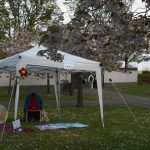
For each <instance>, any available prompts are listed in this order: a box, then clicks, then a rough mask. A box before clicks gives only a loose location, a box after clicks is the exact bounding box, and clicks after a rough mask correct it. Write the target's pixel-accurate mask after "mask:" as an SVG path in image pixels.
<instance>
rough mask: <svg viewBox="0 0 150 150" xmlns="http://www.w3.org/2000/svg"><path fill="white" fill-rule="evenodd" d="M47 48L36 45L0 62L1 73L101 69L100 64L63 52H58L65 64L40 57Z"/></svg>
mask: <svg viewBox="0 0 150 150" xmlns="http://www.w3.org/2000/svg"><path fill="white" fill-rule="evenodd" d="M46 49H47V48H46V47H44V46H42V45H40V46H39V45H36V46H35V47H33V48H31V49H29V50H27V51H25V52H22V53H19V54H16V55H13V56H11V57H8V58H5V59H2V60H0V72H14V73H15V72H16V67H17V66H18V65H19V66H20V67H25V68H26V69H27V70H28V71H29V72H36V73H47V72H53V71H61V72H66V71H67V72H84V71H96V70H97V68H98V67H100V66H99V65H100V63H99V62H96V61H92V60H88V59H84V58H81V57H78V56H74V55H71V54H67V53H65V52H62V51H58V52H59V53H61V54H62V55H63V56H64V60H63V62H55V61H52V60H50V59H47V58H46V57H45V56H38V55H37V53H38V52H39V51H40V50H46Z"/></svg>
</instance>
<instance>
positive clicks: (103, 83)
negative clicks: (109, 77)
mask: <svg viewBox="0 0 150 150" xmlns="http://www.w3.org/2000/svg"><path fill="white" fill-rule="evenodd" d="M104 73H105V72H104V69H102V73H101V75H102V88H104V87H105V76H104Z"/></svg>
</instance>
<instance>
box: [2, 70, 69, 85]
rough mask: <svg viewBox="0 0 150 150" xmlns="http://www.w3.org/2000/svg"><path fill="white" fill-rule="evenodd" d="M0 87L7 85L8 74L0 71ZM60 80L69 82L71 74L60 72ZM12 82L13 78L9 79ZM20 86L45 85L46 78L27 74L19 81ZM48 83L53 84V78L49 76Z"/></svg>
mask: <svg viewBox="0 0 150 150" xmlns="http://www.w3.org/2000/svg"><path fill="white" fill-rule="evenodd" d="M0 76H1V77H0V87H4V86H9V77H10V75H9V74H6V73H2V74H0ZM60 80H61V81H66V80H67V81H68V82H70V80H71V75H70V74H66V73H65V74H61V76H60ZM11 82H12V84H13V83H14V79H12V80H11ZM20 85H21V86H34V85H47V79H46V78H43V79H42V78H39V77H37V76H32V75H30V76H28V77H27V78H25V79H24V80H23V81H21V83H20ZM50 85H54V80H53V78H50Z"/></svg>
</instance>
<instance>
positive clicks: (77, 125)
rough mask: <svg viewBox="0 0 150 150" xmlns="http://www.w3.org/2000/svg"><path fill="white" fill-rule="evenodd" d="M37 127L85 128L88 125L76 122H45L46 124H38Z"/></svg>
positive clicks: (44, 128)
mask: <svg viewBox="0 0 150 150" xmlns="http://www.w3.org/2000/svg"><path fill="white" fill-rule="evenodd" d="M35 127H36V128H38V129H40V130H48V129H66V128H84V127H88V125H85V124H82V123H79V122H75V123H55V124H44V125H38V126H35Z"/></svg>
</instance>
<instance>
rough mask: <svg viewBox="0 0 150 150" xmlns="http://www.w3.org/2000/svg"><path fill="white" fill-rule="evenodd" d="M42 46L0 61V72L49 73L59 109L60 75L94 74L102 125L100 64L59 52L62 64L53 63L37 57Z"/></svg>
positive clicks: (15, 114)
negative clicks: (22, 69) (22, 70)
mask: <svg viewBox="0 0 150 150" xmlns="http://www.w3.org/2000/svg"><path fill="white" fill-rule="evenodd" d="M46 49H47V48H46V47H44V46H42V45H41V46H39V45H36V46H35V47H33V48H31V49H29V50H27V51H25V52H23V53H19V54H16V55H14V56H11V57H8V58H5V59H2V60H0V72H4V73H14V74H16V76H19V69H20V68H26V70H27V72H30V73H51V74H53V77H54V81H55V85H54V88H55V94H56V102H57V107H58V109H60V74H61V73H62V72H95V73H96V79H97V89H98V98H99V105H100V114H101V120H102V125H103V126H104V121H103V100H102V86H101V67H100V63H99V62H96V61H91V60H88V59H84V58H81V57H77V56H74V55H70V54H67V53H64V52H61V51H59V53H61V54H62V55H63V56H64V59H63V61H62V62H54V61H52V60H50V59H47V58H46V57H44V56H43V57H40V56H37V53H38V52H39V51H40V50H46ZM19 87H20V84H19V83H18V84H17V87H16V96H15V111H14V119H15V120H16V119H17V109H18V101H19Z"/></svg>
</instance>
